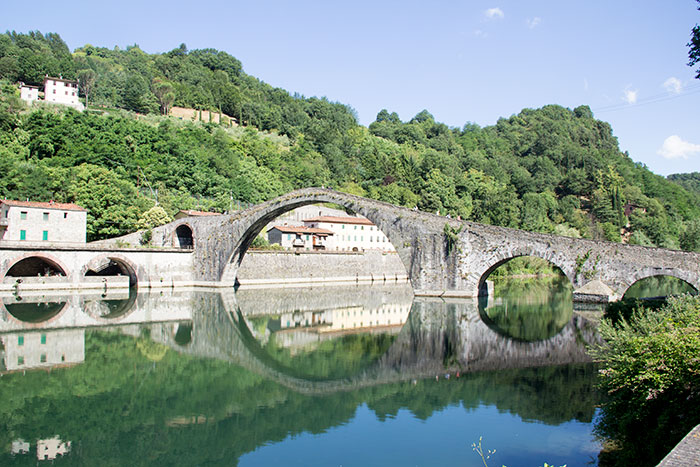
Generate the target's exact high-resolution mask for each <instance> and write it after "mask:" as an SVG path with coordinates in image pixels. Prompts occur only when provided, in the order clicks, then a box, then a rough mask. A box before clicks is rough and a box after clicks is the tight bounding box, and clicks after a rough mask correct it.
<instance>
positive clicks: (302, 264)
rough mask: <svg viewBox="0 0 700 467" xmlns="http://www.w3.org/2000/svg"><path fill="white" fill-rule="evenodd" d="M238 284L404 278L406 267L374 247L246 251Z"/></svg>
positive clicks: (393, 279) (239, 272)
mask: <svg viewBox="0 0 700 467" xmlns="http://www.w3.org/2000/svg"><path fill="white" fill-rule="evenodd" d="M237 277H238V282H239V283H240V284H241V285H242V286H245V285H264V284H266V285H275V284H280V285H281V284H284V285H293V284H303V283H314V282H357V281H359V282H371V281H374V282H386V281H389V282H395V281H396V280H399V281H403V282H406V280H407V279H408V275H407V274H406V268H404V266H403V263H401V260H400V259H399V256H398V255H397V254H395V253H386V254H382V253H381V252H378V251H371V252H365V253H361V254H353V253H342V252H338V253H316V252H299V253H298V254H297V253H295V252H292V251H289V252H287V251H249V252H248V253H246V255H245V257H244V258H243V261H242V262H241V266H240V268H239V269H238V276H237Z"/></svg>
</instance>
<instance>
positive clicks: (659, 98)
mask: <svg viewBox="0 0 700 467" xmlns="http://www.w3.org/2000/svg"><path fill="white" fill-rule="evenodd" d="M698 93H700V84H693V85H690V86H687V87H686V88H685V89H684V91H683V92H682V93H680V94H670V95H669V94H668V93H662V94H656V95H653V96H650V97H647V98H645V99H640V100H638V101H637V102H635V103H634V104H628V103H622V104H611V105H607V106H603V107H598V108H596V109H592V110H593V112H594V113H596V114H597V113H605V112H615V111H617V110H624V109H630V108H636V107H641V106H644V105H649V104H656V103H659V102H665V101H670V100H673V99H679V98H681V97H687V96H690V95H694V94H698Z"/></svg>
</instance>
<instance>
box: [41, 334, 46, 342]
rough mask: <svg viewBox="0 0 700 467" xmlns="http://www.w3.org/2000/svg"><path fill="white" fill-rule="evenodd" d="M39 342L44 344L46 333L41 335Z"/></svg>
mask: <svg viewBox="0 0 700 467" xmlns="http://www.w3.org/2000/svg"><path fill="white" fill-rule="evenodd" d="M41 343H42V344H46V334H42V335H41Z"/></svg>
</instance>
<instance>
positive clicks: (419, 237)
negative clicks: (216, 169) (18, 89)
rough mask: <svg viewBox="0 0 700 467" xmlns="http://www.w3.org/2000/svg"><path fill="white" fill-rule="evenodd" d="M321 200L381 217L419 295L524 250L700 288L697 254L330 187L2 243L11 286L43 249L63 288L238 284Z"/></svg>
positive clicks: (585, 269)
mask: <svg viewBox="0 0 700 467" xmlns="http://www.w3.org/2000/svg"><path fill="white" fill-rule="evenodd" d="M314 203H333V204H337V205H341V206H344V207H346V208H347V209H349V210H352V211H353V212H356V213H359V214H362V215H363V216H365V217H367V218H368V219H370V220H371V221H372V222H374V223H375V224H376V225H377V226H378V227H379V229H381V230H382V232H383V233H384V234H385V235H386V236H387V237H388V238H389V240H390V241H391V242H392V244H393V245H394V247H395V248H396V250H397V252H398V255H399V258H400V259H401V262H402V263H403V265H404V266H405V267H406V272H407V274H408V277H409V279H410V281H411V284H412V286H413V289H414V291H415V293H416V294H417V295H434V296H445V297H449V296H455V297H475V296H478V295H479V292H480V290H482V287H483V285H484V284H485V281H486V279H487V278H488V276H489V274H490V273H491V272H492V271H493V270H494V269H495V268H497V267H498V266H500V265H501V264H503V263H504V262H506V261H508V260H510V259H512V258H516V257H518V256H534V257H538V258H543V259H545V260H547V261H549V262H550V263H552V264H554V265H555V266H557V267H558V268H559V269H561V270H562V271H563V273H564V274H565V275H566V276H567V277H568V278H569V280H570V281H571V283H572V284H573V286H574V288H575V289H581V288H582V287H584V286H586V285H587V284H588V283H589V282H592V281H600V282H602V283H604V284H606V285H607V286H608V287H609V288H610V289H611V290H612V293H608V294H607V295H612V296H622V295H623V294H624V292H625V291H626V290H627V288H628V287H629V286H630V285H631V284H633V283H634V282H636V281H638V280H640V279H643V278H646V277H650V276H660V275H668V276H674V277H677V278H679V279H682V280H684V281H686V282H688V283H689V284H690V285H692V286H693V287H695V288H696V289H698V288H699V287H700V254H697V253H687V252H682V251H674V250H665V249H660V248H648V247H642V246H632V245H624V244H620V243H610V242H597V241H591V240H582V239H574V238H569V237H559V236H556V235H548V234H540V233H533V232H525V231H522V230H516V229H509V228H504V227H496V226H492V225H484V224H477V223H473V222H466V221H458V220H455V219H450V218H446V217H441V216H437V215H433V214H429V213H425V212H420V211H414V210H411V209H407V208H403V207H399V206H394V205H391V204H388V203H383V202H380V201H376V200H371V199H367V198H362V197H359V196H353V195H350V194H346V193H340V192H336V191H333V190H329V189H320V188H306V189H302V190H298V191H294V192H291V193H288V194H286V195H284V196H281V197H279V198H276V199H273V200H271V201H268V202H265V203H262V204H259V205H257V206H253V207H251V208H249V209H246V210H244V211H238V212H235V213H233V214H227V215H221V216H208V217H190V218H184V219H180V220H177V221H174V222H171V223H169V224H166V225H163V226H160V227H157V228H155V229H153V234H152V245H153V247H152V248H143V247H140V246H139V245H140V240H141V233H138V232H137V233H134V234H130V235H127V236H125V237H121V238H118V239H111V240H107V241H103V242H96V243H91V244H87V245H73V246H70V245H69V246H59V245H54V246H48V247H47V246H46V245H27V244H26V243H21V244H16V245H6V244H2V245H0V277H2V278H3V282H4V283H3V284H2V287H4V290H5V291H11V287H13V286H16V285H17V284H16V279H15V277H14V276H13V277H10V276H12V274H9V272H10V270H11V269H12V268H13V267H15V266H16V265H17V264H18V263H20V262H21V261H22V260H23V259H31V258H34V257H39V258H41V260H42V261H44V262H45V263H47V264H49V265H52V267H55V268H56V269H57V270H60V271H62V272H63V274H64V278H63V279H60V280H61V281H63V284H62V286H63V288H71V287H74V286H76V285H79V284H81V283H84V282H86V281H88V280H87V279H86V275H87V276H89V275H90V274H88V272H90V273H91V274H93V275H95V274H97V275H98V276H99V274H100V271H105V270H107V269H109V268H114V267H117V268H118V272H119V273H121V274H123V275H126V276H129V277H130V280H131V282H132V284H133V283H138V284H139V286H140V287H141V286H146V287H159V286H161V287H162V286H167V287H170V286H180V285H195V286H215V287H232V286H234V285H235V284H236V276H237V272H238V269H239V266H240V264H241V261H242V260H243V257H244V255H245V253H246V250H247V249H248V247H249V246H250V244H251V243H252V241H253V240H254V239H255V237H256V236H257V235H258V233H259V232H260V231H261V230H262V229H263V228H264V227H265V226H266V225H267V224H268V223H269V222H271V221H273V220H274V219H275V218H276V217H278V216H279V215H281V214H283V213H285V212H287V211H290V210H292V209H294V208H297V207H300V206H304V205H307V204H314ZM30 275H34V276H36V273H34V274H30ZM32 280H34V281H36V280H37V279H36V278H34V279H32ZM39 280H40V281H44V282H46V281H49V282H50V279H46V278H43V279H39ZM93 285H94V284H93ZM98 287H99V284H98ZM58 288H61V287H58ZM88 288H89V287H88ZM93 288H94V287H93ZM584 290H585V287H584Z"/></svg>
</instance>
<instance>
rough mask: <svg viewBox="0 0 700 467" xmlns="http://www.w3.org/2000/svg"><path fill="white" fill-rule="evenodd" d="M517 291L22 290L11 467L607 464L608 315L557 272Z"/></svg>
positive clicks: (8, 379)
mask: <svg viewBox="0 0 700 467" xmlns="http://www.w3.org/2000/svg"><path fill="white" fill-rule="evenodd" d="M517 287H521V289H520V291H519V292H517V294H520V296H523V297H525V296H529V297H530V298H527V299H525V298H523V299H522V300H521V302H520V303H519V302H518V300H517V299H515V298H512V297H514V295H513V296H509V297H511V298H508V297H505V296H503V294H501V296H499V297H495V298H494V299H492V300H491V301H489V302H486V303H482V306H481V307H480V306H479V304H478V303H477V302H476V301H473V300H462V301H452V302H445V301H441V300H432V301H431V300H421V299H416V300H414V299H413V297H412V294H411V291H410V289H406V288H401V287H352V288H337V287H334V288H321V289H298V290H294V289H277V290H241V291H239V292H238V293H236V294H233V293H227V294H224V295H221V294H219V293H205V292H184V293H172V292H168V293H151V294H139V295H138V296H134V295H133V294H132V295H131V296H130V295H129V294H124V295H122V296H112V297H106V300H103V299H102V298H101V297H89V296H63V297H34V298H32V297H24V298H23V300H22V307H19V308H17V307H14V308H13V306H10V307H7V306H6V307H5V308H4V309H2V310H1V311H0V313H2V316H0V318H1V319H0V339H1V342H2V347H1V348H0V352H1V354H2V367H1V368H0V370H2V371H1V373H2V376H1V377H0V446H1V447H2V448H1V450H0V465H36V464H37V459H44V458H46V461H43V460H41V461H39V462H40V463H41V462H54V463H58V464H68V465H246V466H259V465H276V466H277V465H300V466H302V465H303V466H308V465H344V466H348V465H358V466H364V465H426V466H433V465H449V466H452V465H465V466H470V465H473V466H477V465H483V463H482V461H481V458H480V457H479V456H478V455H477V454H476V453H475V452H474V451H473V450H472V443H475V442H478V441H479V438H480V437H481V438H482V440H483V441H482V443H483V447H484V449H485V450H486V449H496V453H495V454H494V455H492V457H491V459H490V460H489V465H503V464H505V465H508V466H518V465H533V466H534V465H542V464H543V463H544V462H545V461H546V462H548V463H550V464H556V465H563V464H565V463H566V464H567V465H569V466H577V465H589V463H590V462H593V464H595V460H596V458H597V454H598V451H599V450H600V446H599V444H598V443H597V442H596V440H595V438H594V436H593V435H592V424H593V420H594V418H595V415H596V409H595V406H596V404H597V403H598V395H597V394H596V392H595V391H594V389H593V384H594V381H595V377H596V370H595V368H594V367H593V366H592V365H591V364H590V363H588V358H587V356H586V354H585V350H584V346H585V343H586V342H593V341H595V340H596V338H597V337H596V330H595V326H594V325H593V324H591V323H589V322H587V321H585V320H584V319H582V318H580V317H577V316H576V315H575V314H572V313H571V306H570V295H568V296H567V295H566V292H564V291H559V290H558V289H557V288H556V287H552V284H548V285H547V287H545V288H544V289H542V288H537V287H535V286H533V285H528V286H527V287H526V288H525V289H522V285H517V284H514V285H513V286H512V289H513V290H515V288H517ZM507 289H510V288H506V289H504V290H506V292H507ZM543 290H545V291H544V292H543ZM535 291H537V292H535ZM547 291H548V292H547ZM499 292H503V291H499ZM530 292H532V293H531V294H530ZM528 294H530V295H528ZM505 295H508V293H505ZM567 297H568V301H569V302H568V304H565V305H561V304H559V302H560V301H566V300H567ZM499 299H500V302H499ZM504 299H507V300H505V301H504ZM5 303H6V304H11V303H12V302H11V300H9V299H8V300H5ZM32 303H34V305H33V306H34V308H32V306H31V304H32ZM37 303H38V304H39V305H37ZM506 303H507V305H508V306H507V310H506V307H505V305H506ZM15 304H16V302H15ZM41 304H43V305H41ZM535 307H539V308H537V310H540V312H539V313H542V315H538V314H537V313H538V311H536V309H535ZM521 308H522V310H521ZM41 309H43V311H44V313H45V315H43V317H42V315H41V313H42V311H41ZM57 309H58V311H57ZM547 310H549V311H547ZM506 311H507V313H506ZM506 314H507V316H506ZM485 318H486V319H485ZM530 319H532V320H534V321H535V322H536V324H534V325H532V326H527V325H524V323H526V322H528V321H529V320H530ZM22 320H24V321H22ZM25 451H26V452H25ZM59 453H60V454H59ZM51 458H54V459H53V460H51Z"/></svg>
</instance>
